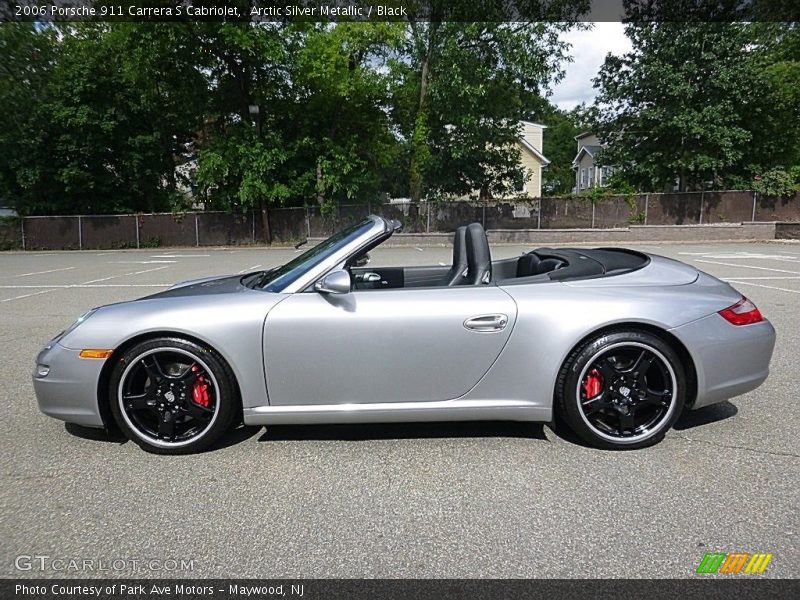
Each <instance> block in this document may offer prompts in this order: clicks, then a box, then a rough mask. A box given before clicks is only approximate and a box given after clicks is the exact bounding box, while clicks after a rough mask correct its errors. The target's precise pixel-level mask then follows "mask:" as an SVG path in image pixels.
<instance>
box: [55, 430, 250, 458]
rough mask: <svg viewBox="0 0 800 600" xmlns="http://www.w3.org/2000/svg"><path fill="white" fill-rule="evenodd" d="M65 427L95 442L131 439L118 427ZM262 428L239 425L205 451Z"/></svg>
mask: <svg viewBox="0 0 800 600" xmlns="http://www.w3.org/2000/svg"><path fill="white" fill-rule="evenodd" d="M64 429H66V430H67V432H68V433H69V434H70V435H74V436H75V437H79V438H81V439H84V440H91V441H94V442H110V443H114V444H120V445H122V444H125V443H126V442H128V441H129V440H128V438H126V437H125V435H124V434H123V433H122V432H121V431H119V430H118V429H116V428H113V429H99V428H96V427H83V426H81V425H75V424H74V423H64ZM262 429H263V427H261V426H260V425H259V426H249V427H248V426H246V425H240V426H239V427H235V428H234V429H231V430H230V431H229V432H227V433H226V434H224V435H223V436H222V437H221V438H220V439H219V440H217V441H216V442H214V443H213V444H211V446H210V447H209V448H207V449H206V450H205V452H212V451H214V450H222V449H223V448H227V447H229V446H235V445H236V444H239V443H241V442H243V441H245V440H246V439H248V438H251V437H253V436H254V435H256V434H257V433H258V432H259V431H261V430H262Z"/></svg>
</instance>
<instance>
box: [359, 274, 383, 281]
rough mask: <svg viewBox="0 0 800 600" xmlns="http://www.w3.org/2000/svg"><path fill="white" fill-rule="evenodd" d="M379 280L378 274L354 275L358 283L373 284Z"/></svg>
mask: <svg viewBox="0 0 800 600" xmlns="http://www.w3.org/2000/svg"><path fill="white" fill-rule="evenodd" d="M380 280H381V276H380V275H379V274H378V273H358V274H357V275H356V281H358V282H365V283H375V282H376V281H380Z"/></svg>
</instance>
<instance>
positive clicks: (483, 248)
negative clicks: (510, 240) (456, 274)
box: [464, 223, 492, 285]
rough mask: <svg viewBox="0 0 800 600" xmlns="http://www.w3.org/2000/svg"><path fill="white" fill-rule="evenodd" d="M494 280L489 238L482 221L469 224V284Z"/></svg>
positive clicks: (467, 281)
mask: <svg viewBox="0 0 800 600" xmlns="http://www.w3.org/2000/svg"><path fill="white" fill-rule="evenodd" d="M491 280H492V255H491V253H490V252H489V240H487V239H486V232H485V231H484V230H483V226H482V225H481V224H480V223H472V224H470V225H468V226H467V280H466V281H465V282H464V283H466V284H467V285H478V284H481V283H489V282H490V281H491Z"/></svg>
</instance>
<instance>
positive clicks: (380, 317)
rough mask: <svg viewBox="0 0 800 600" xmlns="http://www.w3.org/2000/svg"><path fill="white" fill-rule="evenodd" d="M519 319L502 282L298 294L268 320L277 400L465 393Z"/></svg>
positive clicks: (268, 354)
mask: <svg viewBox="0 0 800 600" xmlns="http://www.w3.org/2000/svg"><path fill="white" fill-rule="evenodd" d="M516 317H517V310H516V304H515V302H514V301H513V300H512V298H511V297H510V296H509V295H508V294H506V293H505V292H504V291H502V290H501V289H499V288H498V287H496V286H486V285H484V286H474V287H473V286H464V287H451V288H439V289H397V290H391V289H389V290H363V291H353V292H350V293H346V294H323V293H319V292H302V293H296V294H293V295H292V296H291V297H290V298H288V299H286V300H285V301H283V302H281V303H280V304H278V305H277V306H276V307H275V308H274V309H273V310H272V311H271V312H270V313H269V315H268V316H267V318H266V321H265V324H264V361H265V375H266V381H267V392H268V395H269V402H270V404H271V405H284V406H285V405H298V404H349V403H376V402H422V401H437V400H450V399H453V398H457V397H459V396H462V395H463V394H465V393H466V392H468V391H469V390H470V389H471V388H472V387H473V386H474V385H475V384H476V383H477V382H478V381H479V380H480V379H481V377H483V375H484V374H485V373H486V372H487V371H488V370H489V368H490V367H491V365H492V363H494V361H495V360H496V359H497V357H498V355H499V354H500V352H501V351H502V349H503V347H504V346H505V343H506V342H507V341H508V338H509V335H510V334H511V330H512V329H513V327H514V323H515V321H516Z"/></svg>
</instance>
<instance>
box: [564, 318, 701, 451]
mask: <svg viewBox="0 0 800 600" xmlns="http://www.w3.org/2000/svg"><path fill="white" fill-rule="evenodd" d="M625 342H631V343H635V344H644V345H646V346H649V347H652V348H653V349H655V350H657V351H658V352H659V353H661V354H662V355H663V356H664V358H666V360H667V361H668V362H669V365H670V367H671V368H672V370H673V372H674V373H675V381H676V387H677V392H676V393H675V394H673V400H672V402H673V406H672V413H671V415H670V416H669V418H668V419H666V420H664V421H662V422H661V423H659V425H658V426H657V428H656V429H655V430H654V431H653V432H652V434H651V435H650V436H648V437H646V438H644V439H639V440H636V441H629V442H626V441H625V440H624V439H620V440H619V441H613V442H612V441H610V440H608V439H606V438H604V437H602V436H600V435H598V434H597V432H595V431H594V430H593V429H592V428H591V427H590V426H589V425H588V424H587V423H586V422H585V421H584V419H583V416H582V413H581V411H582V409H581V406H580V398H579V397H578V395H577V393H576V390H577V387H578V379H579V378H580V376H581V374H582V372H583V369H584V368H585V367H586V366H587V364H588V362H589V361H590V360H591V359H592V358H593V357H594V356H596V355H597V354H598V353H600V352H602V351H603V349H605V348H608V347H610V346H612V345H614V344H620V343H625ZM556 401H557V407H556V408H557V410H558V411H559V413H560V415H561V416H562V417H563V418H564V420H565V421H566V423H567V424H568V425H569V427H570V429H572V431H573V432H574V433H575V434H576V435H578V436H579V437H580V438H581V439H582V440H583V441H584V442H586V443H588V444H589V445H591V446H594V447H596V448H604V449H609V450H626V449H630V450H633V449H637V448H645V447H647V446H652V445H653V444H656V443H658V442H660V441H661V440H662V439H663V438H664V435H665V434H666V432H667V431H669V430H670V429H671V428H672V426H673V425H674V424H675V421H677V419H678V417H679V416H680V414H681V412H682V411H683V406H684V404H685V402H686V372H685V368H684V366H683V364H682V362H681V359H680V356H678V354H677V352H675V350H674V349H673V348H672V346H670V344H669V343H668V342H667V341H665V340H664V339H663V338H661V337H660V336H657V335H654V334H652V333H649V332H646V331H636V330H626V331H615V332H609V333H605V334H601V335H599V336H597V337H595V338H593V339H591V340H589V341H588V342H586V343H585V344H583V345H581V346H579V347H578V348H577V349H576V350H575V351H574V352H573V353H572V354H571V355H570V356H569V358H568V359H567V361H566V362H565V365H564V367H563V369H562V372H561V374H560V376H559V379H558V385H557V390H556Z"/></svg>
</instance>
